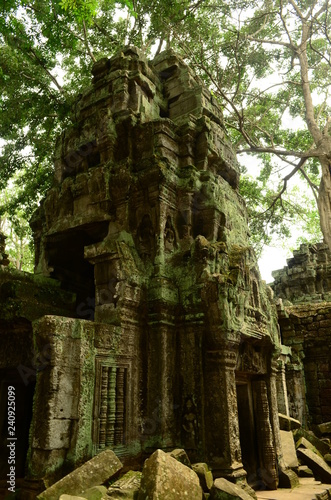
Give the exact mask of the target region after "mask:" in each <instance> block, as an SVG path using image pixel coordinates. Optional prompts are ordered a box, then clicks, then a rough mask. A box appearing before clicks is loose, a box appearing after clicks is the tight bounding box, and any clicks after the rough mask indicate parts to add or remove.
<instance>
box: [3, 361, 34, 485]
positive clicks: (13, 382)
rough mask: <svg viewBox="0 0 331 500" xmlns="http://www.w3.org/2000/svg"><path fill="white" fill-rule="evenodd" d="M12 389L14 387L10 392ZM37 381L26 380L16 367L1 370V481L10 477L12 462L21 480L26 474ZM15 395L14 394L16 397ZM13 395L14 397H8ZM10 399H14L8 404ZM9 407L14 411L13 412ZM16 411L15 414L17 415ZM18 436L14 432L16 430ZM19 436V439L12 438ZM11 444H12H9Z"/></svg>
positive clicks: (17, 476)
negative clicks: (29, 381) (28, 381)
mask: <svg viewBox="0 0 331 500" xmlns="http://www.w3.org/2000/svg"><path fill="white" fill-rule="evenodd" d="M8 388H14V389H13V390H12V389H11V390H10V391H8ZM34 389H35V383H32V382H31V383H27V382H26V381H25V382H24V381H23V380H22V378H21V376H20V374H19V372H18V370H17V369H16V368H13V369H4V370H0V480H1V483H3V482H6V481H7V479H8V476H7V474H8V473H9V467H10V464H9V463H8V461H10V462H11V463H13V459H14V463H15V476H16V478H17V479H19V478H23V477H24V476H25V462H26V457H27V452H28V448H29V429H30V424H31V419H32V407H33V394H34ZM13 394H14V396H13ZM8 395H10V397H9V396H8ZM9 402H14V403H15V404H14V405H13V404H11V405H10V406H8V403H9ZM9 408H10V409H11V410H12V412H11V413H10V412H9ZM13 410H14V416H13ZM9 414H10V417H9ZM13 428H14V435H10V434H12V433H13ZM12 438H16V439H12ZM8 445H11V446H8Z"/></svg>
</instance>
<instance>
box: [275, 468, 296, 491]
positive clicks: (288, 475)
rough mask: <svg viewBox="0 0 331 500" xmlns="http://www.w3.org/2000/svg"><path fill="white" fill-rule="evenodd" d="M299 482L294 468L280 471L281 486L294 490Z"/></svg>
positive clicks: (279, 484)
mask: <svg viewBox="0 0 331 500" xmlns="http://www.w3.org/2000/svg"><path fill="white" fill-rule="evenodd" d="M299 484H300V483H299V478H298V476H297V475H296V473H295V472H294V471H293V470H291V469H286V470H281V471H280V472H279V483H278V486H279V488H290V489H291V490H292V489H293V488H295V487H296V486H299Z"/></svg>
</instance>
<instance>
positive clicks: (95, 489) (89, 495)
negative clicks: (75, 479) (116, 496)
mask: <svg viewBox="0 0 331 500" xmlns="http://www.w3.org/2000/svg"><path fill="white" fill-rule="evenodd" d="M106 495H107V488H106V486H92V488H89V489H88V490H86V491H84V492H83V493H82V494H81V496H82V497H83V498H86V499H87V500H102V498H104V497H105V496H106Z"/></svg>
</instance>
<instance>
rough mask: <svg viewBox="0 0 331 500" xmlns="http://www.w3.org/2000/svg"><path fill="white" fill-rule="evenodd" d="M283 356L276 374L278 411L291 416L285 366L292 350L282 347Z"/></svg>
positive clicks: (278, 362) (281, 355)
mask: <svg viewBox="0 0 331 500" xmlns="http://www.w3.org/2000/svg"><path fill="white" fill-rule="evenodd" d="M281 349H282V351H281V354H280V356H279V359H278V361H277V368H278V369H277V374H276V384H277V402H278V411H279V412H280V413H283V414H284V415H287V416H289V415H290V412H289V404H288V395H287V387H286V375H285V365H286V361H287V355H289V354H290V353H291V349H290V348H289V347H287V346H281Z"/></svg>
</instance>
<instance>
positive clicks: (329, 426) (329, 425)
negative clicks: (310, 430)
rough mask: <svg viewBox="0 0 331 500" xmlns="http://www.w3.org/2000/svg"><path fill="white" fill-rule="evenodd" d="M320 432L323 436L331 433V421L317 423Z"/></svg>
mask: <svg viewBox="0 0 331 500" xmlns="http://www.w3.org/2000/svg"><path fill="white" fill-rule="evenodd" d="M317 429H318V432H319V434H320V435H321V436H323V435H324V434H331V422H325V423H323V424H320V425H317Z"/></svg>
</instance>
